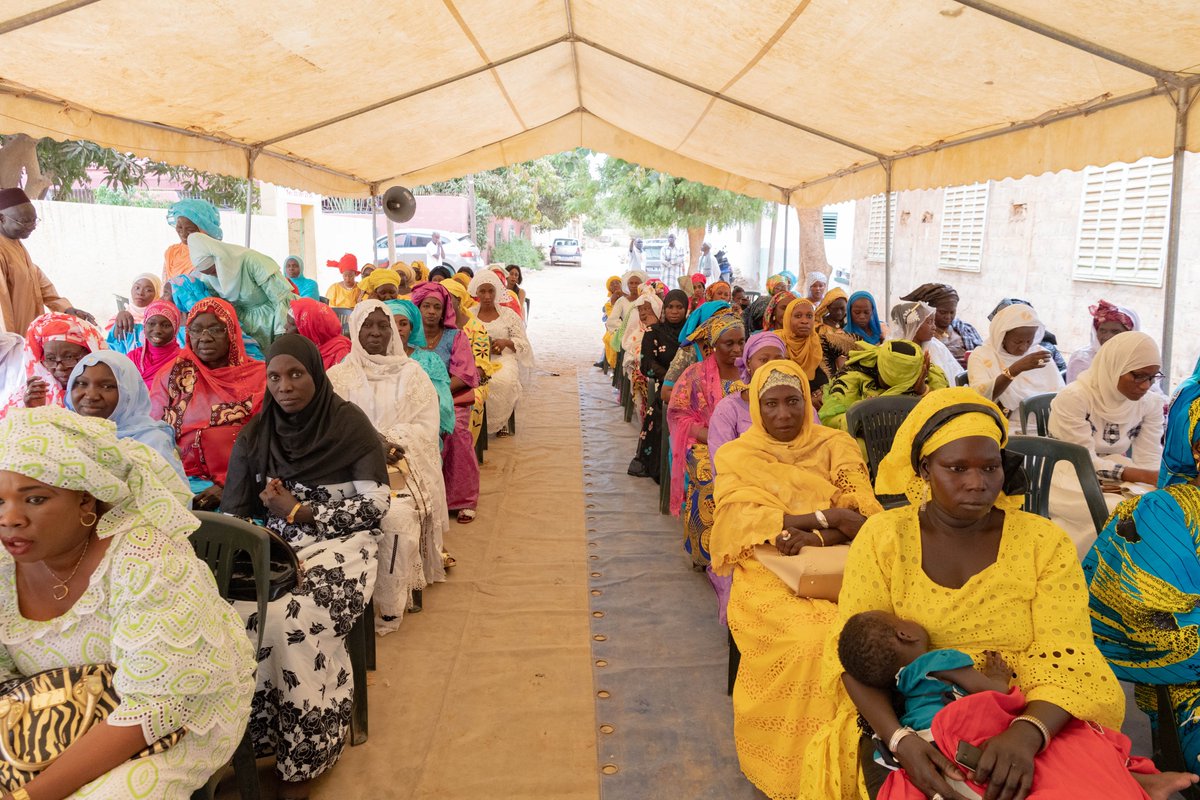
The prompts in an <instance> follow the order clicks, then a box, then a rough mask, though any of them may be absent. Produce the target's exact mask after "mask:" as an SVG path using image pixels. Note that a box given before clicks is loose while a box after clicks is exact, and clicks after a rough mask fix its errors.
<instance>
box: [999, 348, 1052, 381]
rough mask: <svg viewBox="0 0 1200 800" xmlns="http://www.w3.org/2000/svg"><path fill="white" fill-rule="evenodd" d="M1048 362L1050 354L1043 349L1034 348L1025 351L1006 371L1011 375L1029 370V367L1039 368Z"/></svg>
mask: <svg viewBox="0 0 1200 800" xmlns="http://www.w3.org/2000/svg"><path fill="white" fill-rule="evenodd" d="M1049 363H1050V354H1049V353H1048V352H1046V351H1045V350H1035V351H1034V352H1032V353H1026V354H1025V355H1023V356H1021V357H1020V358H1018V359H1017V360H1016V362H1014V363H1013V364H1011V365H1009V367H1008V371H1009V372H1011V373H1012V374H1013V375H1020V374H1021V373H1022V372H1029V370H1031V369H1041V368H1042V367H1044V366H1046V365H1047V364H1049Z"/></svg>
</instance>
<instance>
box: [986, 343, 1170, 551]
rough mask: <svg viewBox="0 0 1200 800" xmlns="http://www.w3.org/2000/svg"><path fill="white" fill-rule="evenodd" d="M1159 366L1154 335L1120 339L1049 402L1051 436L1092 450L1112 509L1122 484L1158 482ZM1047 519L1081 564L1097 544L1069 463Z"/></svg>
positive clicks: (1057, 473) (1060, 471)
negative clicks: (1067, 538)
mask: <svg viewBox="0 0 1200 800" xmlns="http://www.w3.org/2000/svg"><path fill="white" fill-rule="evenodd" d="M971 360H972V362H974V360H975V359H974V357H972V359H971ZM1161 364H1162V356H1161V355H1159V352H1158V345H1157V344H1155V342H1154V340H1153V339H1151V338H1150V337H1149V336H1147V335H1146V334H1144V333H1140V332H1138V331H1130V332H1128V333H1119V334H1117V335H1116V336H1114V337H1113V338H1111V339H1109V340H1108V341H1107V342H1106V343H1105V344H1104V346H1102V347H1101V348H1100V352H1099V353H1097V354H1096V358H1095V359H1093V360H1092V363H1091V366H1089V367H1088V368H1087V369H1086V370H1084V371H1083V372H1082V373H1081V374H1080V376H1079V377H1078V378H1077V379H1076V380H1075V381H1074V382H1073V383H1071V385H1070V386H1068V387H1067V388H1065V389H1063V390H1062V391H1061V392H1059V393H1058V396H1057V397H1055V398H1054V401H1053V402H1052V403H1051V404H1050V421H1049V425H1048V429H1049V433H1050V435H1051V436H1053V437H1054V438H1055V439H1061V440H1062V441H1064V442H1071V443H1073V444H1077V445H1080V446H1082V447H1086V448H1087V450H1088V453H1089V454H1090V455H1091V457H1092V466H1093V467H1095V469H1096V477H1097V478H1098V479H1099V480H1100V481H1101V483H1102V484H1103V485H1106V486H1107V488H1108V489H1109V491H1108V492H1106V493H1105V495H1104V498H1105V500H1106V501H1107V502H1108V508H1109V511H1113V510H1115V509H1116V507H1117V504H1118V503H1119V502H1120V501H1121V500H1122V499H1123V497H1122V495H1121V493H1120V484H1121V483H1122V482H1129V483H1140V484H1148V485H1149V486H1154V485H1156V484H1157V482H1158V474H1159V466H1160V464H1161V459H1162V452H1163V446H1162V433H1163V398H1162V395H1160V394H1158V393H1157V392H1152V391H1151V390H1150V389H1151V387H1152V386H1154V384H1156V383H1157V382H1158V381H1159V380H1160V379H1161V377H1162V374H1161V373H1160V372H1159V369H1160V368H1161ZM1056 374H1057V373H1056ZM1126 453H1129V454H1130V455H1126ZM1050 518H1051V519H1053V520H1054V521H1055V522H1056V523H1058V525H1059V526H1060V527H1062V528H1063V530H1065V531H1066V532H1067V533H1068V534H1069V535H1070V537H1071V539H1072V541H1074V542H1075V546H1076V548H1077V549H1078V550H1079V557H1080V558H1082V557H1083V556H1084V554H1085V553H1087V551H1088V548H1089V547H1091V545H1092V542H1094V541H1095V540H1096V533H1097V531H1096V525H1095V523H1094V522H1093V520H1092V516H1091V514H1090V513H1089V512H1088V507H1087V502H1086V501H1085V500H1084V497H1083V489H1082V488H1080V486H1079V478H1078V476H1077V475H1076V474H1075V469H1074V468H1073V467H1072V466H1071V465H1070V464H1067V463H1065V462H1062V463H1060V464H1059V465H1058V466H1057V467H1055V470H1054V477H1053V480H1052V482H1051V484H1050Z"/></svg>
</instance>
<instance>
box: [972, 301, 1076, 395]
mask: <svg viewBox="0 0 1200 800" xmlns="http://www.w3.org/2000/svg"><path fill="white" fill-rule="evenodd" d="M1011 305H1022V306H1029V307H1030V308H1033V303H1031V302H1029V301H1028V300H1022V299H1021V298H1019V297H1005V298H1004V299H1002V300H1001V301H1000V302H999V303H997V304H996V307H995V308H993V309H992V311H991V313H990V314H988V322H991V321H992V320H993V319H995V318H996V315H997V314H999V313H1000V312H1001V311H1003V310H1004V309H1006V308H1008V307H1009V306H1011ZM1034 344H1036V345H1039V346H1040V347H1041V348H1042V349H1044V350H1045V351H1046V352H1047V353H1049V354H1050V358H1051V359H1053V360H1054V366H1055V367H1056V368H1057V369H1058V374H1060V375H1062V376H1063V379H1064V380H1065V379H1066V377H1067V359H1066V357H1065V356H1063V354H1062V353H1061V352H1059V350H1058V338H1057V337H1056V336H1055V335H1054V334H1053V333H1051V332H1050V331H1049V330H1043V331H1042V336H1041V338H1040V339H1038V340H1037V341H1036V342H1034Z"/></svg>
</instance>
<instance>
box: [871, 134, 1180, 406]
mask: <svg viewBox="0 0 1200 800" xmlns="http://www.w3.org/2000/svg"><path fill="white" fill-rule="evenodd" d="M1184 186H1185V187H1189V189H1188V190H1187V191H1185V193H1184V205H1183V224H1182V225H1181V227H1180V231H1181V236H1182V239H1181V243H1180V253H1179V283H1178V286H1179V297H1178V303H1177V306H1176V324H1175V336H1174V356H1173V364H1172V377H1171V385H1172V386H1174V385H1175V384H1176V383H1178V381H1180V380H1182V379H1183V378H1185V377H1187V376H1188V375H1190V374H1191V373H1192V370H1193V367H1194V366H1195V364H1196V359H1197V357H1198V356H1200V325H1198V324H1197V323H1196V321H1195V317H1194V316H1193V314H1192V313H1190V312H1191V311H1192V309H1193V307H1194V306H1195V304H1196V303H1197V302H1198V301H1200V291H1198V289H1197V287H1198V286H1200V159H1198V158H1197V157H1196V156H1194V155H1189V156H1188V158H1187V159H1186V160H1185V175H1184ZM1082 188H1083V174H1082V173H1080V172H1066V171H1064V172H1059V173H1055V174H1046V175H1040V176H1033V177H1026V178H1021V179H1019V180H1014V179H1007V180H1003V181H993V182H992V184H991V187H990V188H989V194H988V210H987V221H986V223H985V230H984V245H983V263H982V268H981V270H980V271H979V272H964V271H959V270H947V269H941V268H939V267H938V248H939V242H940V237H941V216H942V190H941V189H929V190H922V191H911V192H901V193H900V195H899V198H898V200H897V220H896V228H895V238H894V240H893V261H892V293H893V296H892V298H891V303H894V302H896V301H897V300H898V299H899V297H900V296H902V295H904V294H906V293H907V292H908V291H910V290H911V289H913V288H915V287H916V286H919V285H920V284H922V283H926V282H930V281H935V282H939V283H948V284H951V285H952V286H954V287H955V289H957V290H958V293H959V295H960V297H961V301H960V304H959V315H960V316H961V317H962V318H963V319H965V320H967V321H968V322H970V323H971V324H973V325H975V327H977V328H979V330H980V332H981V333H982V334H983V335H984V337H985V338H986V336H987V324H988V323H987V315H988V313H989V312H990V311H991V310H992V309H993V308H994V307H995V305H996V303H997V302H999V300H1000V299H1001V298H1004V297H1021V298H1024V299H1027V300H1029V301H1030V302H1031V303H1033V305H1034V306H1035V307H1036V308H1037V311H1038V314H1039V316H1040V317H1041V318H1042V320H1043V321H1044V322H1045V323H1046V325H1047V327H1048V328H1049V329H1050V330H1052V331H1054V333H1055V334H1056V335H1057V336H1058V341H1059V346H1060V347H1061V348H1062V349H1063V350H1064V351H1066V352H1070V351H1072V350H1074V349H1076V348H1078V347H1082V346H1085V345H1087V344H1088V342H1089V341H1090V327H1089V326H1090V323H1091V317H1090V316H1089V315H1088V312H1087V307H1088V306H1089V305H1092V304H1094V303H1095V302H1096V301H1097V300H1099V299H1101V298H1103V299H1105V300H1109V301H1111V302H1114V303H1118V304H1120V305H1125V306H1129V307H1131V308H1133V309H1134V310H1136V311H1137V312H1138V314H1139V315H1140V316H1141V319H1142V328H1143V330H1145V331H1146V332H1147V333H1149V334H1151V335H1152V336H1154V337H1155V338H1157V339H1159V340H1160V341H1161V339H1162V333H1163V327H1162V326H1163V300H1164V295H1165V290H1164V289H1163V288H1157V287H1145V286H1130V285H1127V284H1116V283H1108V282H1092V281H1078V280H1075V279H1073V278H1072V263H1073V259H1074V255H1075V241H1076V235H1077V229H1078V226H1079V212H1080V205H1081V194H1082ZM1022 206H1023V208H1022ZM869 223H870V199H869V198H864V199H862V200H858V201H856V213H855V215H854V234H853V246H852V252H853V257H852V259H851V263H852V267H851V276H852V278H851V282H852V284H853V288H854V289H866V290H867V291H870V292H871V293H872V294H874V295H875V297H876V299H877V300H879V299H881V298H883V293H884V265H883V262H882V261H868V260H867V258H866V253H867V230H868V226H869ZM885 305H886V306H888V307H890V303H883V302H881V303H880V306H881V308H880V312H881V314H882V313H883V310H884V309H883V306H885Z"/></svg>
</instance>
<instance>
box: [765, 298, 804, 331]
mask: <svg viewBox="0 0 1200 800" xmlns="http://www.w3.org/2000/svg"><path fill="white" fill-rule="evenodd" d="M795 299H796V295H794V294H792V293H791V292H789V291H787V290H786V289H785V290H783V291H779V292H775V293H774V294H772V295H771V299H770V300H768V301H767V308H766V310H765V311H763V318H762V326H763V330H764V331H769V330H771V325H772V323H773V322H774V321H775V311H776V309H778V308H779V307H780V306H783V307H784V308H785V309H786V308H787V307H788V304H789V303H791V302H792V301H793V300H795Z"/></svg>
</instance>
